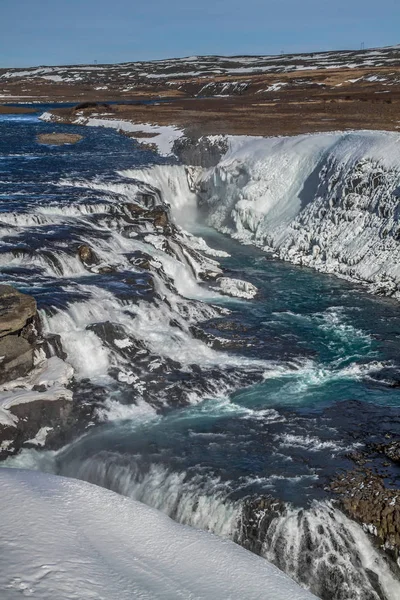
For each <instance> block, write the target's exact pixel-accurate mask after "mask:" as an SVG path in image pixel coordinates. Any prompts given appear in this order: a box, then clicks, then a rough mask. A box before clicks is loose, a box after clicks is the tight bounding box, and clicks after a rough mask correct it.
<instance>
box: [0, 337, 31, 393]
mask: <svg viewBox="0 0 400 600" xmlns="http://www.w3.org/2000/svg"><path fill="white" fill-rule="evenodd" d="M33 351H34V348H33V346H31V344H30V343H29V342H28V341H27V340H26V339H24V338H23V337H22V336H18V335H6V336H5V337H2V338H0V357H3V358H2V360H1V363H0V384H1V383H5V382H6V381H11V380H12V379H17V378H18V377H24V376H25V375H27V374H28V373H29V371H30V370H31V369H32V367H33Z"/></svg>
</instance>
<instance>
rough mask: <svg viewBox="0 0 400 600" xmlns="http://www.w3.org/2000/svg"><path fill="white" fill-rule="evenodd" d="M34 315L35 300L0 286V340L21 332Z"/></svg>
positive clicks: (6, 286) (8, 287) (11, 288)
mask: <svg viewBox="0 0 400 600" xmlns="http://www.w3.org/2000/svg"><path fill="white" fill-rule="evenodd" d="M35 315H36V300H35V299H34V298H32V296H28V295H27V294H21V292H18V291H17V290H15V289H14V288H13V287H11V286H10V285H0V338H2V337H4V336H6V335H9V334H12V333H17V332H19V331H21V330H22V329H23V328H24V327H25V325H26V324H27V322H28V321H29V320H30V319H33V318H34V317H35Z"/></svg>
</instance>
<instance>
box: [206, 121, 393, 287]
mask: <svg viewBox="0 0 400 600" xmlns="http://www.w3.org/2000/svg"><path fill="white" fill-rule="evenodd" d="M229 144H230V148H229V150H228V152H227V154H226V155H225V156H224V157H223V159H222V160H221V161H220V163H219V164H218V165H217V166H216V167H215V168H213V169H209V170H207V171H206V172H203V174H202V175H201V176H200V179H199V180H198V181H197V188H198V190H199V195H200V198H201V204H202V208H203V209H205V212H206V213H207V220H208V224H209V225H211V226H213V227H215V228H216V229H218V230H219V231H222V232H223V233H226V234H229V235H231V236H232V237H235V238H236V239H239V240H240V241H242V242H244V243H252V244H255V245H258V246H260V247H262V248H264V249H266V250H271V249H272V250H274V251H275V252H276V253H277V254H278V256H279V257H280V258H282V259H284V260H289V261H291V262H293V263H296V264H301V265H306V266H310V267H313V268H316V269H318V270H320V271H324V272H328V273H334V274H336V275H339V276H342V277H345V278H347V279H351V280H355V281H360V282H364V283H367V284H369V286H370V290H371V291H373V292H377V293H383V294H388V295H393V296H394V297H396V298H398V299H400V244H399V240H400V223H399V200H398V196H399V192H400V134H398V133H388V132H369V131H360V132H348V133H347V132H338V133H328V134H312V135H301V136H296V137H288V138H255V137H253V138H251V137H245V136H243V137H231V138H229Z"/></svg>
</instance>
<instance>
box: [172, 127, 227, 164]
mask: <svg viewBox="0 0 400 600" xmlns="http://www.w3.org/2000/svg"><path fill="white" fill-rule="evenodd" d="M172 150H173V153H174V154H175V155H176V156H177V157H178V158H179V160H180V161H181V162H182V163H183V164H185V165H193V166H199V167H204V168H209V167H215V166H216V165H217V164H218V163H219V162H220V160H221V158H222V156H223V155H224V154H226V152H227V151H228V142H227V140H226V138H225V137H223V136H221V138H220V139H219V140H215V139H210V138H208V137H204V136H202V134H201V132H199V131H198V132H196V131H194V130H193V131H192V132H190V136H188V137H181V138H179V139H178V140H176V141H175V142H174V145H173V148H172Z"/></svg>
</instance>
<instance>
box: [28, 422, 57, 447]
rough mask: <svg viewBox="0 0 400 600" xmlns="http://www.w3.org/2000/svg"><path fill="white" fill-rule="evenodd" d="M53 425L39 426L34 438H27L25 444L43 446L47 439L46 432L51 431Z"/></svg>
mask: <svg viewBox="0 0 400 600" xmlns="http://www.w3.org/2000/svg"><path fill="white" fill-rule="evenodd" d="M52 430H53V427H41V428H40V429H39V431H38V432H37V434H36V435H35V437H34V438H32V439H31V440H27V441H26V442H25V443H26V444H32V445H33V446H44V445H45V443H46V439H47V434H48V433H49V431H52Z"/></svg>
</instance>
